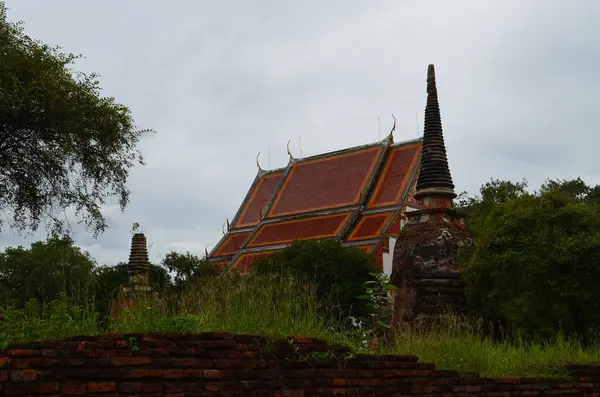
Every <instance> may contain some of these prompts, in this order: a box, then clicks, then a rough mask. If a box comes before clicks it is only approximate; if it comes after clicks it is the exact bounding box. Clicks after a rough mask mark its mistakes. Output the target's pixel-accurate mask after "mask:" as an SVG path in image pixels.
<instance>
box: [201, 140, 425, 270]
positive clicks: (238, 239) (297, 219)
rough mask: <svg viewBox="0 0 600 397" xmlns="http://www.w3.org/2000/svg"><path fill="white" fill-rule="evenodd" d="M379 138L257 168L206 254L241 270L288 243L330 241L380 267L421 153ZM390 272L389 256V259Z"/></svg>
mask: <svg viewBox="0 0 600 397" xmlns="http://www.w3.org/2000/svg"><path fill="white" fill-rule="evenodd" d="M393 131H394V129H392V132H390V134H389V135H388V137H387V138H385V139H384V140H383V141H380V142H376V143H373V144H370V145H365V146H359V147H354V148H350V149H345V150H340V151H337V152H332V153H326V154H321V155H317V156H312V157H307V158H302V159H295V158H293V157H292V156H291V155H290V161H289V163H288V165H287V167H285V168H283V169H277V170H273V171H264V170H262V169H261V168H260V166H259V170H258V175H257V176H256V179H255V180H254V183H253V184H252V186H251V188H250V190H249V192H248V193H247V195H246V198H245V199H244V201H243V202H242V205H241V207H240V208H239V210H238V211H237V214H236V215H235V217H234V218H233V220H232V222H231V223H229V222H228V223H227V230H226V232H225V233H224V236H223V238H222V239H221V241H220V242H219V243H218V244H217V245H216V246H215V247H214V249H213V250H212V251H211V252H210V254H209V260H210V261H211V262H212V263H214V264H216V265H217V266H218V267H221V268H223V267H228V268H231V269H235V270H238V271H240V272H242V273H244V272H247V271H248V270H249V269H250V268H251V266H252V263H253V261H254V260H256V259H257V258H261V257H264V256H265V255H270V254H273V253H274V252H277V251H279V250H282V249H283V248H285V247H286V246H288V245H289V244H291V243H292V242H293V241H295V240H304V239H318V238H336V239H339V240H341V241H343V242H344V244H346V245H351V246H356V247H358V248H360V249H361V250H363V251H364V252H367V253H372V254H374V255H375V258H376V266H377V267H379V268H382V267H383V263H384V257H385V258H388V257H389V250H390V242H392V243H393V241H394V239H395V238H396V237H397V236H398V234H399V233H400V228H401V222H402V219H403V217H404V214H403V213H404V212H405V210H409V211H410V210H411V209H416V208H420V204H419V203H418V202H416V201H414V200H413V199H412V197H411V192H413V191H414V183H415V181H416V178H415V175H416V173H417V165H418V163H419V157H420V155H421V142H420V140H414V141H408V142H401V143H394V141H393ZM389 268H390V270H391V259H390V260H389Z"/></svg>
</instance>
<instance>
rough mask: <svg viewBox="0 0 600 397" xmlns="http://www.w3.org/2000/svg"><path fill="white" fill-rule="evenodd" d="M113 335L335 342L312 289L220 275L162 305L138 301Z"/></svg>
mask: <svg viewBox="0 0 600 397" xmlns="http://www.w3.org/2000/svg"><path fill="white" fill-rule="evenodd" d="M111 330H112V331H114V332H147V331H174V330H177V331H181V332H205V331H206V332H208V331H227V332H236V333H242V334H260V335H267V336H278V337H286V336H289V335H302V336H309V337H318V338H326V339H329V338H331V337H333V338H335V340H337V341H338V342H339V341H340V340H341V339H340V338H341V336H336V335H334V334H332V332H331V330H329V329H327V327H326V325H325V323H324V321H323V320H322V317H321V316H320V314H319V313H318V310H317V297H316V291H315V288H314V287H313V286H312V285H311V284H310V283H306V282H304V281H300V280H296V279H294V278H293V277H280V276H278V275H249V276H239V275H237V274H235V273H221V274H219V275H218V276H215V277H209V278H198V279H196V280H194V282H193V283H192V284H190V285H189V286H188V287H187V288H186V289H185V290H184V291H183V292H181V293H178V294H176V295H174V296H171V297H168V298H167V304H165V305H163V306H162V307H157V306H155V305H151V304H148V302H142V303H141V304H138V305H136V306H135V308H133V309H131V310H128V311H126V312H125V313H123V315H122V316H121V317H120V318H119V319H118V320H116V321H114V322H113V324H112V325H111Z"/></svg>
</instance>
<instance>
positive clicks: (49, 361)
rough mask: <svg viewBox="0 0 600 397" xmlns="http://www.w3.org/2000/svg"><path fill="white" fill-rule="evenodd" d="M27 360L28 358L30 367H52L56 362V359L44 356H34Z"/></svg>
mask: <svg viewBox="0 0 600 397" xmlns="http://www.w3.org/2000/svg"><path fill="white" fill-rule="evenodd" d="M28 360H29V365H31V367H33V368H37V367H52V366H53V365H55V364H56V363H57V360H56V359H53V358H46V357H34V358H30V359H28ZM15 361H16V360H15Z"/></svg>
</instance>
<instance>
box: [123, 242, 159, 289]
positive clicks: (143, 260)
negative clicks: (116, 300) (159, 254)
mask: <svg viewBox="0 0 600 397" xmlns="http://www.w3.org/2000/svg"><path fill="white" fill-rule="evenodd" d="M149 265H150V260H149V259H148V248H147V244H146V236H144V234H143V233H135V234H134V235H133V237H132V239H131V251H130V253H129V263H128V265H127V275H128V278H129V281H128V285H127V286H126V287H125V288H124V289H125V292H126V293H127V295H129V296H138V295H140V294H141V293H150V292H151V290H152V289H151V287H150V286H149V285H148V270H149Z"/></svg>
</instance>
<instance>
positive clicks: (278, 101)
mask: <svg viewBox="0 0 600 397" xmlns="http://www.w3.org/2000/svg"><path fill="white" fill-rule="evenodd" d="M8 6H9V8H11V11H10V13H9V17H10V18H11V19H13V20H14V19H22V20H24V21H25V22H26V25H25V27H26V30H27V32H28V33H29V34H30V35H31V36H33V37H35V38H38V39H41V40H43V41H45V42H47V43H50V44H60V45H62V46H63V47H64V48H65V50H66V51H70V52H74V53H83V54H84V55H85V56H86V58H85V59H83V60H82V61H81V62H79V63H78V64H77V67H78V68H79V69H81V70H84V71H86V72H91V71H95V72H98V73H100V74H101V75H102V78H101V83H102V86H103V87H104V93H105V95H109V96H114V97H116V98H117V100H118V101H120V102H122V103H125V104H127V105H128V106H130V108H131V110H132V112H133V114H134V116H135V119H136V122H137V123H138V124H139V125H140V127H142V128H153V129H155V130H156V131H158V134H157V135H154V136H148V137H147V138H145V139H144V140H143V141H142V142H141V145H140V149H141V150H142V152H143V153H144V155H145V157H146V159H147V166H145V167H141V168H137V169H135V170H134V171H133V172H132V175H131V179H130V182H129V187H130V189H131V190H132V196H131V199H132V202H131V204H130V206H129V207H128V208H127V210H126V211H125V212H124V213H120V212H119V211H118V210H116V209H114V208H109V209H108V212H107V215H108V217H109V219H110V223H111V229H110V230H108V231H107V232H106V233H105V234H104V235H103V236H101V237H100V238H99V239H97V240H95V239H93V238H92V237H91V236H90V235H89V234H88V233H86V232H85V231H83V230H81V231H80V230H78V231H77V233H76V236H75V240H76V241H77V242H78V243H79V244H80V245H82V247H85V248H86V249H89V250H90V252H91V253H92V254H93V255H94V256H95V257H96V258H98V260H99V261H100V262H102V263H116V262H118V261H125V260H127V257H128V250H129V242H130V238H131V235H130V229H131V225H132V224H133V222H138V223H140V225H141V226H142V228H144V229H145V231H146V234H147V237H148V239H149V241H150V242H151V243H152V246H151V248H150V251H151V256H152V258H153V260H159V259H160V256H161V255H164V254H165V253H166V252H167V251H168V250H170V249H176V250H182V251H185V250H190V251H192V252H195V253H198V254H202V253H203V251H204V247H205V246H208V247H209V248H210V247H211V246H213V245H214V244H216V243H217V241H218V239H219V238H220V236H221V226H222V224H223V222H224V221H225V218H226V217H229V218H230V219H231V217H232V216H233V215H234V213H235V211H236V210H237V207H238V205H239V204H240V202H241V201H242V199H243V197H244V195H245V193H246V190H247V189H248V187H249V186H250V184H251V182H252V180H253V179H254V176H255V174H256V168H255V162H254V159H255V156H256V154H257V153H258V152H259V151H260V152H261V164H262V165H263V167H266V166H267V165H270V166H271V168H275V167H282V166H285V164H286V163H287V155H286V150H285V146H286V143H287V141H288V140H291V149H292V151H293V152H294V154H295V155H299V153H300V151H302V153H303V154H304V155H309V154H317V153H323V152H326V151H330V150H335V149H340V148H345V147H350V146H354V145H359V144H364V143H368V142H372V141H374V140H377V139H378V136H379V135H380V134H381V135H382V136H383V134H385V133H387V131H388V130H389V128H390V127H391V122H392V120H391V113H394V115H395V116H396V117H397V119H398V129H397V137H396V140H403V139H412V138H414V137H416V136H417V134H418V133H419V131H420V130H422V123H423V119H422V115H423V109H424V106H425V73H426V68H427V65H428V64H429V63H435V64H436V72H437V79H438V89H439V96H440V105H441V110H442V119H443V123H444V131H445V137H446V144H447V148H448V156H449V161H450V165H451V169H452V172H453V177H454V181H455V184H456V185H457V190H458V191H461V190H467V191H470V192H475V191H476V190H477V189H478V188H479V186H480V185H481V184H482V183H484V182H486V181H487V180H489V178H490V177H495V178H496V177H497V178H505V179H512V180H520V179H521V178H523V177H525V178H527V179H528V180H529V181H530V184H531V185H532V186H536V185H539V184H540V183H541V182H543V181H544V180H545V179H546V178H549V177H552V178H557V177H561V178H566V177H577V176H582V177H585V178H586V181H587V182H588V183H600V165H599V164H598V162H597V161H596V157H597V154H596V148H597V147H598V145H599V144H600V137H599V136H598V134H597V133H596V131H597V130H598V121H597V118H596V117H595V116H596V112H597V110H596V107H597V105H596V101H595V99H596V98H595V95H596V92H598V90H599V89H600V81H599V80H598V79H597V78H596V70H595V68H596V66H595V65H597V64H598V62H599V61H600V59H599V58H600V53H599V51H598V50H597V48H598V47H597V46H596V45H595V43H597V42H600V31H599V30H598V29H596V28H594V26H595V23H594V22H595V21H597V20H598V19H599V18H600V3H598V2H597V1H595V0H581V1H578V2H569V3H566V2H564V1H559V0H532V1H528V2H522V1H518V0H506V1H500V0H498V1H486V2H482V1H477V0H457V1H452V2H448V1H443V0H432V1H428V2H412V1H399V0H393V1H392V0H389V1H378V2H363V1H349V0H343V1H342V0H337V1H328V2H318V1H316V0H314V1H305V2H279V1H263V2H260V3H256V2H246V1H222V2H208V1H192V0H181V1H179V2H177V3H175V4H173V5H171V4H169V5H168V6H166V5H165V3H164V2H159V1H150V0H144V1H142V0H131V1H128V2H121V1H117V0H110V1H103V2H97V3H91V2H80V1H76V0H54V1H52V2H46V1H42V0H27V1H16V0H9V1H8ZM378 117H380V120H381V122H380V124H381V132H380V133H378V130H377V118H378ZM417 120H419V123H417ZM299 138H301V142H302V147H301V148H300V139H299ZM40 236H41V237H43V233H41V234H40V233H38V234H36V235H34V236H33V237H30V238H28V239H25V240H24V239H22V238H19V237H18V236H15V235H14V234H11V233H5V234H3V235H2V245H4V246H6V245H12V244H15V243H18V242H23V241H25V242H27V241H31V240H32V239H39V238H41V237H40ZM0 248H1V247H0Z"/></svg>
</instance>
